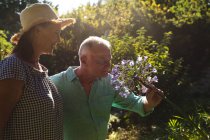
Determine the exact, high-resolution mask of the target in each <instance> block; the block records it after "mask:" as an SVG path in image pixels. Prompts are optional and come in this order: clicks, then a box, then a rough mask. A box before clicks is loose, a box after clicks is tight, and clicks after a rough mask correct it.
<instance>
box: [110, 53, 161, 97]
mask: <svg viewBox="0 0 210 140" xmlns="http://www.w3.org/2000/svg"><path fill="white" fill-rule="evenodd" d="M155 73H157V70H156V69H155V68H154V67H153V66H152V65H151V64H150V63H149V62H148V57H147V56H143V57H141V56H138V57H137V60H136V61H133V60H122V61H121V64H118V65H114V66H113V68H112V71H111V74H112V79H111V83H112V85H113V87H114V88H115V90H117V91H119V94H120V95H121V96H122V97H125V98H126V97H127V96H128V94H129V93H130V92H134V93H135V94H141V93H146V92H147V90H148V88H147V87H145V85H143V84H142V82H140V81H143V82H144V83H146V84H152V83H154V82H158V78H157V76H155V75H154V74H155Z"/></svg>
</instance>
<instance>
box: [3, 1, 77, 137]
mask: <svg viewBox="0 0 210 140" xmlns="http://www.w3.org/2000/svg"><path fill="white" fill-rule="evenodd" d="M20 21H21V25H22V29H21V31H20V32H19V33H17V34H15V35H14V36H13V37H12V38H11V42H12V43H13V44H14V45H15V48H14V50H13V52H12V54H11V55H10V56H8V57H7V58H5V59H4V60H2V61H0V139H6V140H10V139H15V140H29V139H30V140H32V139H34V140H47V139H51V140H60V139H63V122H62V119H63V118H62V117H63V114H62V112H63V111H62V101H61V96H60V95H59V94H58V92H57V89H56V87H55V86H54V84H53V83H52V82H51V81H50V80H49V78H48V73H47V72H48V71H47V69H46V68H45V67H44V66H42V65H41V64H40V63H39V57H40V55H42V54H52V51H53V48H54V46H55V45H56V43H58V42H59V41H60V31H61V30H62V29H64V28H65V27H66V26H69V25H71V24H73V23H74V22H75V20H74V19H72V18H68V19H60V18H58V17H57V15H56V14H55V12H54V11H53V10H52V8H51V7H50V6H49V5H47V4H40V3H36V4H33V5H31V6H29V7H27V8H25V9H24V10H23V11H22V12H21V13H20Z"/></svg>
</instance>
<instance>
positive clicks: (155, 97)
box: [144, 89, 162, 112]
mask: <svg viewBox="0 0 210 140" xmlns="http://www.w3.org/2000/svg"><path fill="white" fill-rule="evenodd" d="M157 92H158V91H157V90H156V89H148V92H147V93H146V100H145V101H144V111H145V112H150V111H151V110H153V109H154V108H155V107H156V106H157V105H158V104H159V103H160V102H161V100H162V97H161V96H160V95H159V94H160V93H159V94H158V93H157Z"/></svg>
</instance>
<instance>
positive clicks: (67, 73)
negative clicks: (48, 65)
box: [50, 67, 73, 81]
mask: <svg viewBox="0 0 210 140" xmlns="http://www.w3.org/2000/svg"><path fill="white" fill-rule="evenodd" d="M72 75H73V68H72V67H68V68H67V69H66V70H65V71H62V72H59V73H57V74H54V75H52V76H50V79H51V80H53V81H57V80H59V81H60V80H64V81H65V80H68V79H69V78H70V77H71V76H72Z"/></svg>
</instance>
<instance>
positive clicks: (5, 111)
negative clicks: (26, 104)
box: [0, 79, 24, 140]
mask: <svg viewBox="0 0 210 140" xmlns="http://www.w3.org/2000/svg"><path fill="white" fill-rule="evenodd" d="M23 87H24V81H21V80H15V79H5V80H0V140H1V139H3V131H4V127H5V125H6V123H7V121H8V119H9V117H10V114H11V112H12V110H13V108H14V106H15V105H16V103H17V101H18V100H19V99H20V97H21V95H22V93H23Z"/></svg>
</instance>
